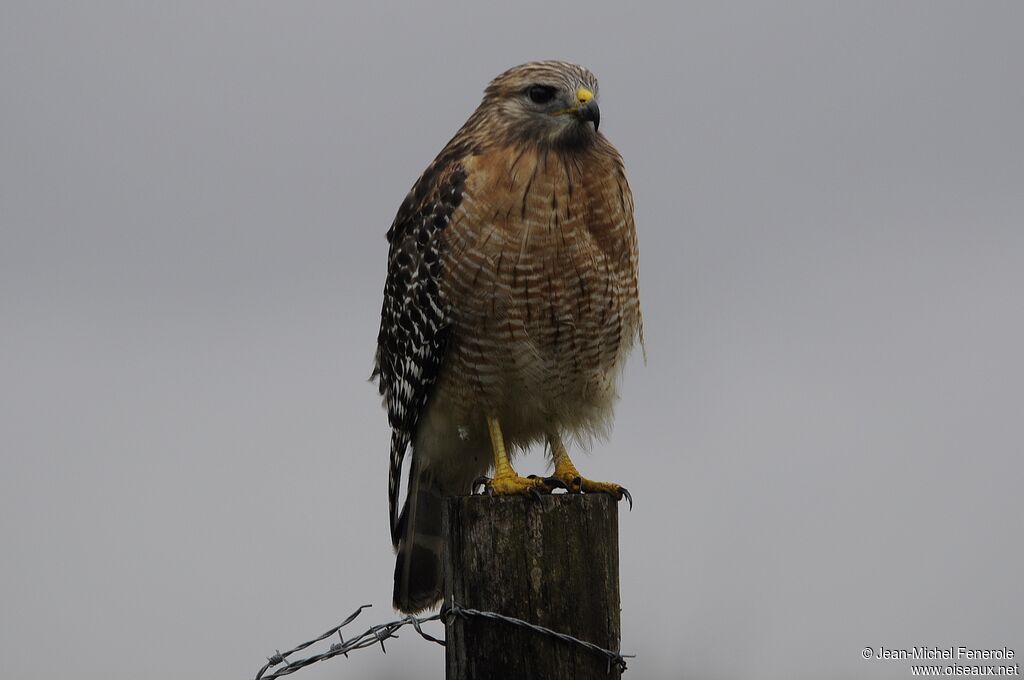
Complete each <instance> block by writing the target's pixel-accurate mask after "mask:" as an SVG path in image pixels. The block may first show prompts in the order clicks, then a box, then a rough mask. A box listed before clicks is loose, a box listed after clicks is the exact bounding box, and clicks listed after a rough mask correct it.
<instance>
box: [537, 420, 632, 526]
mask: <svg viewBox="0 0 1024 680" xmlns="http://www.w3.org/2000/svg"><path fill="white" fill-rule="evenodd" d="M548 442H549V443H550V444H551V454H552V457H553V458H554V460H555V471H554V473H552V475H551V478H553V479H556V480H558V481H560V482H562V483H563V484H565V486H566V488H567V489H568V490H569V492H570V493H607V494H611V496H612V498H614V499H615V500H617V501H621V500H622V499H623V497H625V498H626V500H628V501H629V507H630V509H632V508H633V496H632V495H630V493H629V491H628V490H627V489H626V487H624V486H620V485H618V484H615V483H613V482H595V481H594V480H592V479H587V478H586V477H584V476H583V475H581V474H580V471H579V470H577V469H576V466H575V465H573V462H572V459H571V458H569V452H568V451H566V450H565V444H563V443H562V440H561V439H560V438H559V437H557V436H554V435H552V436H549V437H548Z"/></svg>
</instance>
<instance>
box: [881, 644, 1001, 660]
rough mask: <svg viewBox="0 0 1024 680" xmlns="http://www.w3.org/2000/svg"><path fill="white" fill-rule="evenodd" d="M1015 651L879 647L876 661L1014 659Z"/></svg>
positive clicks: (968, 648)
mask: <svg viewBox="0 0 1024 680" xmlns="http://www.w3.org/2000/svg"><path fill="white" fill-rule="evenodd" d="M1014 656H1015V654H1014V651H1013V650H1012V649H1010V648H1009V647H1000V648H998V649H972V648H970V647H926V646H921V647H911V648H910V649H897V648H895V647H879V648H878V653H877V654H876V655H875V658H876V659H1012V658H1013V657H1014Z"/></svg>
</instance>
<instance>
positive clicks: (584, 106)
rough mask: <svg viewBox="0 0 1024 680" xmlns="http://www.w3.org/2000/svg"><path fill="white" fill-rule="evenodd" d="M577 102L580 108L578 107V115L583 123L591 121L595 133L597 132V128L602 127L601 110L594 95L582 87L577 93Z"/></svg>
mask: <svg viewBox="0 0 1024 680" xmlns="http://www.w3.org/2000/svg"><path fill="white" fill-rule="evenodd" d="M576 100H577V101H578V102H579V106H577V107H576V115H577V116H578V117H579V119H580V120H582V121H588V120H589V121H590V122H592V123H593V124H594V132H597V128H598V127H599V126H600V125H601V109H599V108H598V106H597V100H596V99H594V93H593V92H591V91H590V90H588V89H587V88H585V87H581V88H580V89H579V90H577V91H576Z"/></svg>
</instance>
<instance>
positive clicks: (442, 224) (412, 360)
mask: <svg viewBox="0 0 1024 680" xmlns="http://www.w3.org/2000/svg"><path fill="white" fill-rule="evenodd" d="M597 91H598V90H597V79H596V78H595V77H594V75H593V74H592V73H591V72H590V71H588V70H586V69H585V68H583V67H581V66H577V65H575V64H569V63H565V62H560V61H543V62H533V63H529V64H524V65H522V66H517V67H515V68H512V69H509V70H508V71H506V72H505V73H502V74H501V75H500V76H498V77H497V78H495V79H494V80H493V81H492V82H491V84H490V85H489V86H488V87H487V89H486V91H485V93H484V97H483V101H482V102H481V103H480V106H479V107H478V108H477V110H476V111H475V112H474V113H473V115H471V116H470V117H469V120H467V121H466V123H465V125H463V126H462V128H461V129H460V130H459V131H458V133H457V134H456V135H455V137H454V138H452V140H451V141H450V142H448V145H447V146H445V147H444V149H443V150H442V151H441V153H440V154H439V155H438V157H437V158H436V159H435V160H434V162H433V163H431V164H430V166H428V167H427V169H426V171H425V172H424V173H423V175H422V176H421V177H420V178H419V180H417V182H416V184H415V185H414V186H413V188H412V191H410V192H409V195H408V196H407V197H406V198H405V201H404V202H403V203H402V206H401V207H400V208H399V210H398V215H397V216H396V217H395V221H394V223H393V224H392V225H391V229H390V230H389V231H388V235H387V236H388V242H389V243H390V251H389V253H388V273H387V281H386V283H385V285H384V305H383V309H382V310H381V326H380V334H379V336H378V338H377V355H376V368H375V370H374V375H375V376H376V377H379V387H380V392H381V394H382V395H383V396H384V401H385V405H386V407H387V411H388V419H389V420H390V423H391V428H392V433H391V467H390V475H389V479H388V500H389V503H390V517H391V538H392V542H393V543H394V545H395V547H396V548H397V551H398V559H397V564H396V566H395V592H394V604H395V607H396V608H398V609H400V610H402V611H405V612H416V611H420V610H422V609H425V608H427V607H430V606H432V605H434V604H436V603H437V601H438V600H439V599H440V598H441V596H442V580H441V579H442V576H441V561H440V557H441V549H442V545H443V542H444V539H443V537H442V536H441V510H442V502H443V500H442V499H443V498H444V497H445V496H450V495H458V494H465V493H468V492H470V491H471V489H472V488H473V487H474V486H475V485H476V482H475V481H474V480H476V479H477V478H478V477H480V476H481V475H483V474H484V473H486V472H487V470H488V468H489V467H490V465H491V462H492V460H493V465H494V470H495V472H494V477H493V478H492V479H489V480H486V488H487V490H488V491H489V492H491V493H494V494H514V493H538V492H546V491H550V490H551V489H552V488H553V487H555V486H564V487H566V488H568V489H569V491H570V492H580V491H582V492H594V491H603V492H608V493H611V494H613V495H614V496H615V497H616V498H618V499H621V498H622V497H623V495H624V494H625V495H626V496H627V497H628V492H626V490H625V489H624V488H622V487H621V486H619V485H617V484H609V483H604V482H594V481H591V480H588V479H585V478H582V477H581V476H580V474H579V472H578V471H577V470H576V467H575V466H574V465H573V463H572V461H571V460H570V459H569V455H568V453H567V452H566V449H565V445H564V443H563V439H564V438H565V437H566V436H576V437H585V436H589V435H591V434H594V433H601V432H603V431H605V430H606V429H607V427H608V424H609V421H610V419H611V415H612V405H613V402H614V401H615V398H616V389H617V388H616V385H617V382H618V378H619V376H620V374H621V371H622V367H623V364H624V362H625V358H626V354H627V353H628V351H629V350H630V348H631V347H632V346H633V343H634V341H635V339H637V338H638V337H640V338H641V339H642V322H641V318H640V302H639V296H638V291H637V241H636V230H635V227H634V223H633V196H632V194H631V193H630V190H629V185H628V184H627V183H626V176H625V173H624V170H623V164H622V158H621V157H620V156H619V153H618V152H617V151H616V150H615V148H614V147H613V146H612V145H611V143H610V142H609V141H608V140H607V139H606V138H605V137H604V135H603V134H600V133H599V132H598V124H599V123H600V112H599V109H598V106H597ZM535 442H546V443H547V444H548V445H549V446H550V451H551V455H552V459H553V463H554V473H553V474H552V476H551V477H548V478H545V479H541V478H537V477H521V476H519V475H518V474H516V472H515V470H513V469H512V466H511V464H510V462H509V456H508V452H510V451H515V450H516V449H523V448H526V447H527V446H529V445H530V444H533V443H535ZM410 447H411V455H412V464H411V466H410V470H409V480H408V490H407V497H406V502H405V505H404V507H403V508H402V511H401V513H399V512H398V500H399V482H400V476H401V475H400V473H401V467H402V461H403V458H404V456H405V454H406V451H407V450H409V449H410ZM492 454H493V459H492Z"/></svg>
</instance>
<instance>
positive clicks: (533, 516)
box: [444, 494, 620, 680]
mask: <svg viewBox="0 0 1024 680" xmlns="http://www.w3.org/2000/svg"><path fill="white" fill-rule="evenodd" d="M444 535H445V536H446V537H447V543H446V546H445V558H444V570H445V571H444V577H445V602H446V603H448V604H450V603H451V602H452V600H453V599H454V601H455V602H457V603H458V604H459V605H460V606H462V607H469V608H474V609H480V610H484V611H493V612H497V613H499V614H504V615H507V616H513V617H516V618H520V619H523V620H525V621H529V622H531V623H536V624H539V625H542V626H545V627H547V628H551V629H553V630H557V631H560V632H564V633H568V634H569V635H572V636H574V637H577V638H580V639H582V640H587V641H589V642H593V643H594V644H597V645H600V646H601V647H605V648H606V649H613V650H617V649H619V637H620V628H619V534H618V507H617V504H616V502H615V501H614V500H613V499H612V498H611V497H609V496H607V495H605V494H556V495H550V496H544V497H543V498H542V499H541V500H537V499H535V498H531V497H525V496H517V497H488V496H463V497H456V498H451V499H449V500H448V501H447V506H446V508H445V518H444ZM447 639H448V646H447V651H446V658H447V676H446V677H447V678H448V680H483V679H484V678H489V679H494V680H501V679H502V678H515V679H516V680H522V679H523V678H535V679H537V680H548V679H549V678H550V679H554V678H558V679H559V680H565V679H570V678H574V679H581V680H582V679H590V678H602V679H607V678H618V677H619V676H620V673H619V671H618V669H617V668H615V667H614V666H613V668H612V671H611V673H609V672H608V663H607V659H606V658H605V657H604V656H601V655H599V654H595V653H594V652H591V651H588V650H586V649H582V648H579V647H577V646H575V645H570V644H568V643H565V642H562V641H560V640H556V639H552V638H550V637H547V636H541V635H538V634H536V633H533V632H531V631H527V630H521V629H519V628H517V627H515V626H512V625H510V624H508V623H506V622H503V621H492V620H486V619H480V618H471V619H464V618H462V617H457V616H456V617H452V618H451V619H449V622H448V626H447Z"/></svg>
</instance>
